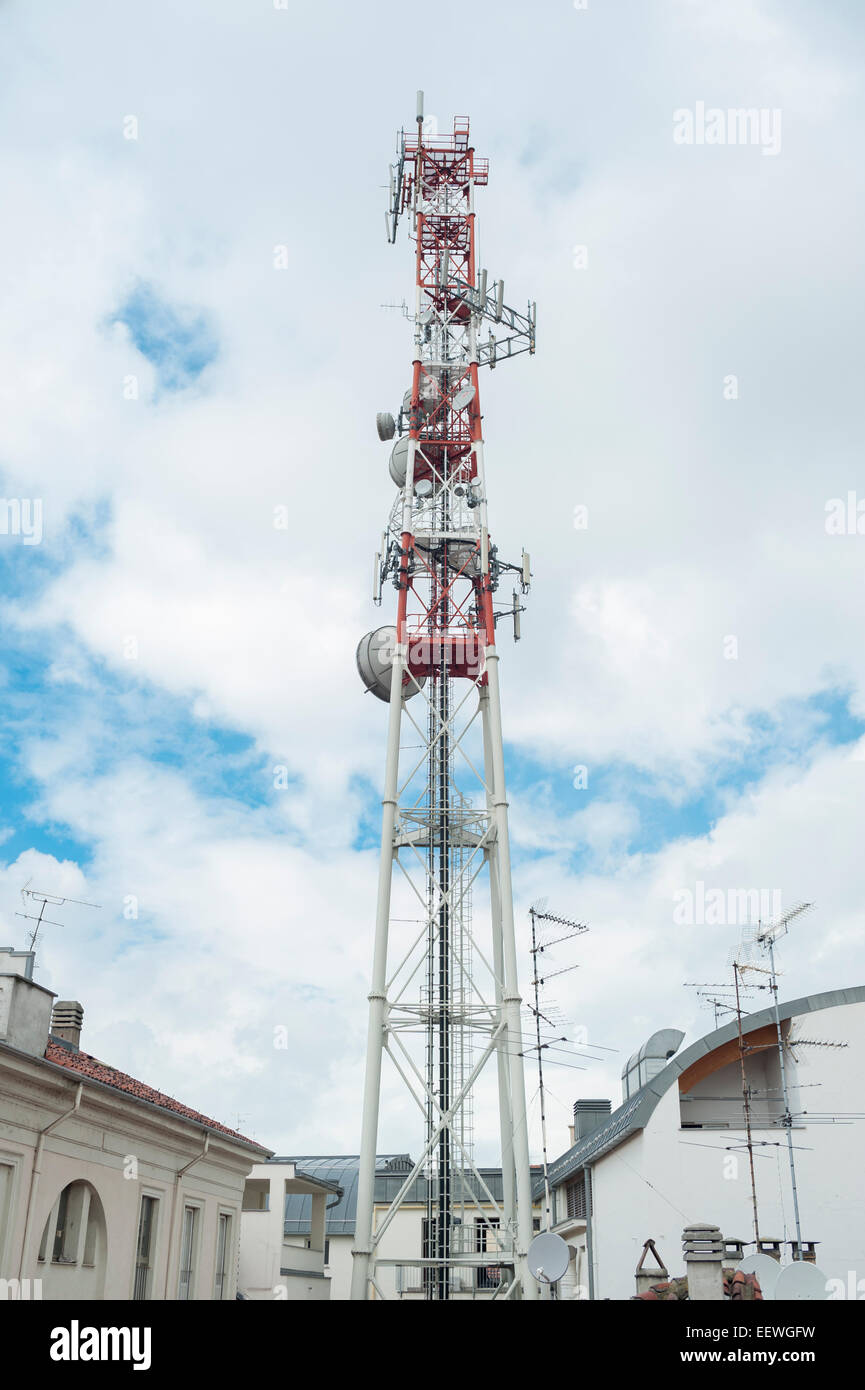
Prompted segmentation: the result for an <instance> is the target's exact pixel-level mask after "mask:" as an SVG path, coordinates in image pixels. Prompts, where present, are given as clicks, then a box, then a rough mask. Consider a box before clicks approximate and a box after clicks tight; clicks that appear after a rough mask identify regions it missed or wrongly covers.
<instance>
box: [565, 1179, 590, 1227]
mask: <svg viewBox="0 0 865 1390" xmlns="http://www.w3.org/2000/svg"><path fill="white" fill-rule="evenodd" d="M565 1195H566V1198H567V1204H568V1216H569V1217H570V1218H571V1220H576V1221H581V1220H584V1219H585V1215H586V1185H585V1180H584V1175H583V1174H582V1173H578V1174H577V1176H576V1177H575V1178H574V1180H573V1182H569V1183H568V1185H567V1187H566V1189H565Z"/></svg>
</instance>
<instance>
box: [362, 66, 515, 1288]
mask: <svg viewBox="0 0 865 1390" xmlns="http://www.w3.org/2000/svg"><path fill="white" fill-rule="evenodd" d="M416 110H417V114H416V122H415V125H414V128H410V129H409V130H402V131H400V132H399V134H398V136H397V153H396V161H395V163H394V164H393V165H392V166H391V171H390V181H389V199H388V208H387V212H386V220H387V235H388V240H389V241H391V242H393V241H395V240H396V236H397V227H398V224H399V221H400V219H401V217H403V216H405V217H406V219H407V220H408V222H409V225H410V234H411V239H412V243H413V245H412V260H413V263H414V282H415V283H414V296H415V297H414V304H413V312H412V313H411V314H410V315H409V318H410V321H411V324H412V330H413V338H414V341H413V346H412V351H411V377H410V385H409V388H408V390H406V391H405V392H404V393H401V395H400V398H399V399H400V404H399V408H398V410H397V411H396V412H392V411H381V412H379V414H378V417H377V420H376V429H377V433H378V437H379V439H380V440H382V441H383V442H388V443H389V447H390V458H389V463H388V470H389V472H390V477H391V480H392V483H393V484H395V486H396V497H395V499H394V501H393V502H392V504H391V506H390V515H389V520H388V524H387V527H386V530H385V533H384V537H383V540H382V542H381V548H380V550H379V552H378V556H377V559H376V562H375V567H374V585H373V597H374V602H376V603H378V601H379V600H380V599H381V597H382V591H383V589H384V590H386V589H387V587H389V586H392V587H393V589H394V591H395V593H396V614H395V621H394V623H393V625H392V626H388V627H379V628H378V629H376V630H375V631H373V632H370V633H369V634H367V636H366V637H364V638H363V639H362V641H361V642H360V644H359V646H358V651H357V663H358V669H359V672H360V676H361V679H362V681H363V683H364V685H365V686H366V688H367V690H368V691H370V692H371V693H372V694H373V695H374V696H375V697H376V698H377V699H379V700H381V701H382V702H383V703H385V704H387V705H389V713H388V720H387V744H386V748H387V751H386V759H385V774H384V796H383V803H382V805H383V810H382V827H381V848H380V859H379V875H378V893H377V907H376V917H375V946H374V954H373V967H372V987H371V989H370V992H369V996H368V998H369V1031H368V1034H367V1051H366V1071H365V1083H364V1098H363V1123H362V1131H361V1145H360V1168H359V1176H358V1187H357V1221H356V1227H355V1243H354V1249H353V1252H352V1254H353V1269H352V1290H351V1296H352V1298H353V1299H356V1300H365V1299H368V1298H370V1297H376V1298H384V1297H387V1294H388V1292H389V1290H386V1289H385V1288H383V1280H382V1277H381V1270H382V1269H385V1272H387V1271H386V1263H387V1262H386V1261H385V1260H384V1259H383V1258H382V1255H381V1245H380V1241H381V1238H382V1236H383V1234H384V1232H385V1230H387V1228H388V1226H389V1225H390V1224H391V1222H392V1221H393V1220H394V1218H395V1216H396V1214H397V1212H398V1211H399V1210H400V1208H401V1207H402V1206H403V1204H404V1202H406V1201H408V1200H409V1194H410V1193H411V1192H414V1193H415V1194H416V1192H417V1187H416V1186H415V1179H417V1178H419V1177H420V1178H421V1179H422V1180H423V1179H425V1180H426V1192H427V1194H428V1205H427V1213H426V1224H425V1235H424V1245H423V1256H422V1258H421V1259H420V1260H419V1261H415V1263H416V1264H419V1266H420V1267H421V1269H422V1272H423V1289H424V1293H425V1296H426V1297H427V1298H428V1299H449V1298H450V1297H451V1294H452V1291H453V1290H454V1289H455V1288H462V1287H464V1286H465V1281H466V1280H471V1279H473V1278H476V1275H475V1271H476V1269H477V1268H478V1250H477V1249H473V1250H466V1249H464V1248H463V1247H462V1245H461V1236H462V1233H463V1232H464V1231H465V1230H466V1228H467V1223H466V1222H465V1220H464V1219H463V1220H462V1221H460V1216H461V1214H462V1210H464V1209H465V1208H467V1207H469V1206H474V1210H475V1212H476V1217H475V1221H474V1223H471V1225H473V1226H474V1228H475V1232H474V1233H475V1235H476V1236H477V1239H478V1241H481V1240H485V1241H487V1242H488V1243H487V1244H486V1245H485V1246H483V1247H479V1248H481V1249H482V1250H483V1253H484V1254H485V1255H489V1253H490V1252H491V1251H492V1252H493V1253H494V1254H495V1258H494V1259H489V1258H488V1259H485V1260H484V1264H485V1266H488V1267H495V1268H496V1269H497V1270H498V1276H497V1277H500V1281H501V1282H500V1283H499V1284H496V1286H495V1287H496V1296H501V1297H502V1298H507V1297H514V1296H516V1297H519V1296H520V1294H522V1296H523V1297H524V1298H527V1299H536V1298H537V1296H538V1289H537V1284H536V1282H535V1280H534V1279H533V1278H532V1277H531V1274H530V1273H529V1270H528V1266H527V1262H526V1257H527V1251H528V1246H529V1243H530V1241H531V1238H532V1190H531V1170H530V1167H529V1150H528V1135H527V1132H526V1096H525V1079H524V1075H523V1067H524V1061H523V1056H522V1047H521V1038H522V1035H521V1019H520V1002H521V1000H520V993H519V982H518V972H517V953H516V939H515V931H514V914H513V894H512V887H511V863H510V848H509V839H508V813H507V794H506V787H505V770H504V743H503V734H502V717H501V697H500V686H499V665H500V652H499V649H498V646H497V638H496V622H497V619H500V618H501V617H503V616H504V617H505V619H506V621H511V620H512V621H513V622H514V623H515V630H514V636H515V637H518V636H519V621H520V616H521V612H522V609H521V605H520V604H519V602H517V601H514V602H508V606H507V608H506V609H504V611H503V612H497V600H496V591H497V590H498V588H499V585H500V583H501V582H502V580H506V581H507V582H508V587H511V585H512V586H513V587H514V588H515V589H517V590H519V593H521V594H525V593H526V592H527V591H528V588H529V584H530V581H531V566H530V563H529V557H528V556H527V555H525V553H524V554H523V556H522V558H521V560H520V561H519V562H510V561H507V560H505V559H504V558H503V556H502V555H500V554H499V549H498V546H497V544H496V543H495V542H494V541H493V539H492V537H491V535H490V530H489V514H488V510H487V507H488V493H487V475H486V469H485V460H484V428H483V412H482V408H481V399H480V370H481V368H483V367H485V366H488V367H491V368H492V367H493V366H495V365H496V362H497V361H498V362H499V363H503V362H504V361H505V360H506V359H508V358H510V357H514V356H517V355H519V354H520V353H523V352H527V353H533V352H534V350H535V320H536V315H535V306H534V304H531V303H530V304H528V305H527V308H526V311H525V312H524V313H521V312H518V311H516V310H514V309H511V308H509V307H508V306H507V305H506V304H505V302H504V285H503V282H502V280H501V279H499V280H498V281H497V283H496V286H495V288H494V289H493V290H491V291H488V287H487V276H486V273H485V272H484V271H483V269H482V268H481V267H480V266H479V264H478V258H477V219H476V212H475V197H476V192H477V190H478V189H479V188H482V187H483V186H484V185H485V184H486V183H487V182H488V178H489V169H488V161H487V160H486V159H480V158H478V156H477V155H476V153H475V149H474V145H473V143H472V140H471V137H470V133H469V122H468V120H467V119H466V118H465V117H463V116H458V117H457V118H456V119H455V120H454V123H453V130H452V132H451V133H448V134H439V133H437V132H436V131H434V130H432V129H431V128H430V127H431V126H432V125H433V123H432V122H431V121H425V120H424V101H423V93H422V92H419V93H418V102H417V108H416ZM489 323H495V325H496V331H497V334H498V341H497V343H495V342H493V343H492V345H490V344H488V343H486V342H484V341H483V340H482V338H481V332H482V329H483V328H484V327H485V325H487V324H489ZM508 598H509V600H510V594H509V595H508ZM409 725H410V726H412V729H413V731H414V733H413V735H411V743H412V744H413V747H411V748H410V747H409V746H408V743H407V742H406V740H405V739H404V738H402V737H401V735H402V734H403V733H404V732H407V731H408V726H409ZM418 744H419V745H420V746H419V747H418ZM473 798H474V799H473ZM481 874H484V876H485V877H484V879H483V880H481V882H485V883H486V885H487V891H488V893H489V898H488V901H489V904H490V909H491V911H490V914H489V916H490V924H491V925H490V929H489V930H490V939H489V944H487V943H486V942H482V941H481V940H480V932H479V931H476V928H475V924H474V922H473V919H472V910H471V905H472V889H473V885H474V884H475V883H476V882H477V881H478V880H479V876H480V875H481ZM394 884H396V888H394ZM395 892H397V893H400V892H404V893H405V894H407V895H408V894H411V895H413V897H412V898H411V899H410V901H412V902H414V901H415V900H417V902H419V903H420V906H421V912H422V914H423V922H422V924H420V926H419V927H418V928H416V929H414V930H412V931H411V932H409V931H408V930H405V931H404V930H403V925H402V924H401V923H399V922H398V921H397V920H396V917H395V916H394V917H392V916H391V902H392V897H393V895H394V893H395ZM394 908H395V912H396V913H397V914H399V916H400V917H402V916H406V915H407V913H404V912H403V910H402V904H401V902H399V901H398V902H395V903H394ZM385 1054H387V1056H388V1058H389V1059H390V1061H391V1062H393V1064H394V1066H395V1069H396V1074H397V1077H398V1078H399V1081H400V1082H401V1083H402V1084H403V1085H404V1086H405V1087H406V1089H407V1090H408V1092H409V1094H410V1096H411V1103H412V1105H413V1106H414V1105H416V1106H417V1107H418V1109H419V1111H420V1115H421V1117H422V1123H423V1126H424V1129H423V1134H424V1142H423V1144H422V1145H420V1146H419V1148H420V1156H419V1158H418V1161H417V1163H416V1164H415V1165H414V1166H413V1170H412V1172H411V1173H409V1174H407V1175H406V1179H405V1182H404V1183H403V1184H402V1186H401V1188H400V1191H399V1192H398V1193H397V1194H396V1196H395V1197H394V1199H393V1201H392V1202H391V1204H390V1206H389V1207H388V1210H387V1211H386V1212H384V1213H382V1214H381V1218H380V1219H379V1220H374V1217H375V1211H374V1192H375V1162H376V1152H377V1139H378V1125H379V1110H380V1104H381V1086H382V1068H383V1066H384V1065H385V1063H384V1056H385ZM487 1064H489V1065H487ZM484 1068H487V1071H486V1072H485V1071H484ZM493 1071H495V1073H496V1078H497V1085H498V1114H499V1130H500V1135H501V1154H502V1178H503V1193H504V1195H503V1198H500V1199H498V1200H497V1199H495V1198H494V1197H493V1196H492V1194H491V1193H490V1192H489V1187H488V1184H487V1183H486V1182H485V1180H484V1178H483V1176H482V1174H481V1173H480V1172H479V1171H478V1169H477V1167H476V1166H475V1164H474V1159H473V1157H472V1145H471V1139H470V1134H471V1114H472V1110H471V1107H472V1104H473V1098H474V1096H475V1094H476V1092H477V1090H478V1089H479V1088H480V1087H482V1086H483V1085H484V1084H485V1082H486V1078H487V1075H488V1074H489V1073H491V1072H493ZM490 1211H491V1212H492V1213H493V1217H492V1220H490V1218H489V1217H488V1215H487V1213H489V1212H490ZM495 1222H498V1223H499V1224H498V1226H496V1225H495ZM470 1228H471V1227H469V1229H470ZM400 1263H403V1264H410V1263H411V1261H405V1260H403V1261H401V1262H400ZM474 1287H478V1288H484V1287H490V1285H488V1284H487V1285H483V1284H480V1283H479V1284H476V1285H475V1286H474Z"/></svg>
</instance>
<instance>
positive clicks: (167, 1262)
mask: <svg viewBox="0 0 865 1390" xmlns="http://www.w3.org/2000/svg"><path fill="white" fill-rule="evenodd" d="M209 1148H210V1135H209V1134H206V1135H205V1136H204V1148H203V1149H202V1150H201V1153H200V1154H196V1155H195V1157H194V1158H191V1159H190V1160H189V1162H188V1163H187V1164H185V1165H184V1167H183V1168H178V1170H177V1172H176V1173H175V1175H174V1193H173V1195H172V1198H171V1221H170V1222H169V1225H168V1247H167V1249H166V1251H165V1282H164V1284H163V1286H162V1298H163V1301H167V1299H168V1279H169V1275H170V1274H171V1246H172V1243H173V1241H174V1224H175V1221H176V1220H177V1198H178V1197H179V1195H180V1180H181V1178H184V1177H185V1176H186V1174H187V1173H188V1172H189V1170H190V1168H192V1167H193V1166H194V1164H196V1163H200V1161H201V1159H202V1158H204V1156H205V1154H206V1153H207V1150H208V1149H209Z"/></svg>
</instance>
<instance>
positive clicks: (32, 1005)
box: [0, 946, 54, 1057]
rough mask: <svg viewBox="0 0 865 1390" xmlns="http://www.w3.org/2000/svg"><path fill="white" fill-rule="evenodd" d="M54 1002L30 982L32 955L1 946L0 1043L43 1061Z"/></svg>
mask: <svg viewBox="0 0 865 1390" xmlns="http://www.w3.org/2000/svg"><path fill="white" fill-rule="evenodd" d="M53 999H54V995H53V993H52V992H51V990H50V989H46V988H45V986H44V985H37V983H36V981H35V980H34V979H33V953H32V951H16V950H14V949H13V947H11V946H0V1043H6V1044H7V1045H8V1046H9V1047H15V1048H17V1049H18V1051H19V1052H29V1053H30V1055H31V1057H44V1056H45V1044H46V1043H47V1041H48V1029H49V1020H50V1018H51V1001H52V1000H53Z"/></svg>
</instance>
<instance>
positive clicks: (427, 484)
mask: <svg viewBox="0 0 865 1390" xmlns="http://www.w3.org/2000/svg"><path fill="white" fill-rule="evenodd" d="M414 491H415V496H416V497H432V494H433V485H432V479H431V478H421V479H420V480H419V481H418V482H416V483H415V485H414Z"/></svg>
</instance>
